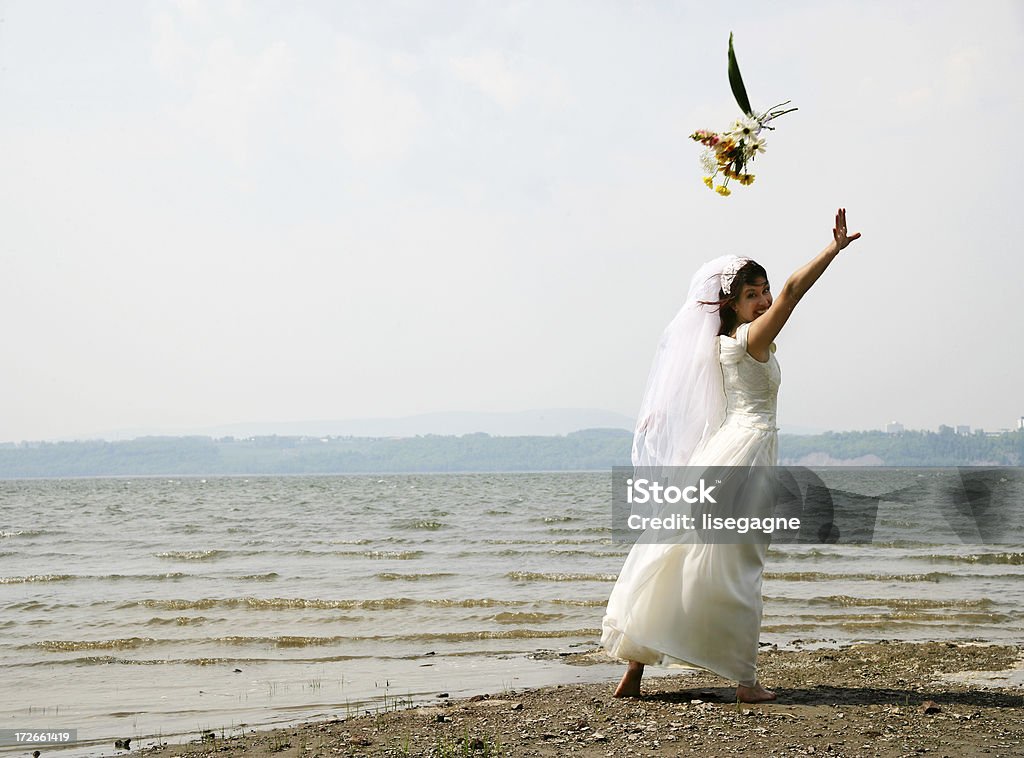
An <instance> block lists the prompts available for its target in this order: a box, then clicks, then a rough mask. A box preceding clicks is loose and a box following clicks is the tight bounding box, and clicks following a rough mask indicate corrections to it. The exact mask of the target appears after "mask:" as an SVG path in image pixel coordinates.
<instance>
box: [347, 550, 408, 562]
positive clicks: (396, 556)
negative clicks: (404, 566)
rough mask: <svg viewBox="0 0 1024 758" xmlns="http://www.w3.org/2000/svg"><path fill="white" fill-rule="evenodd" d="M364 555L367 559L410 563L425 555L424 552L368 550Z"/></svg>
mask: <svg viewBox="0 0 1024 758" xmlns="http://www.w3.org/2000/svg"><path fill="white" fill-rule="evenodd" d="M362 555H365V556H366V557H367V558H375V559H377V558H379V559H384V560H396V561H408V560H412V559H414V558H419V557H421V556H422V555H423V551H422V550H367V551H365V552H364V553H362Z"/></svg>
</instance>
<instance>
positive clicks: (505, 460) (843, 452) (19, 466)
mask: <svg viewBox="0 0 1024 758" xmlns="http://www.w3.org/2000/svg"><path fill="white" fill-rule="evenodd" d="M631 443H632V434H631V433H630V432H628V431H626V430H623V429H584V430H581V431H578V432H573V433H571V434H566V435H564V436H563V435H560V436H522V437H495V436H491V435H488V434H483V433H480V434H463V435H459V436H454V435H452V436H442V435H421V436H416V437H282V436H267V437H250V438H245V439H235V438H232V437H223V438H218V439H214V438H210V437H141V438H138V439H134V440H125V441H115V442H108V441H103V440H92V441H75V442H34V443H19V444H10V443H9V444H7V445H3V446H0V478H7V479H10V478H30V477H41V478H46V477H84V476H162V475H177V476H188V475H196V476H213V475H225V476H228V475H259V474H345V473H385V472H389V473H393V472H441V471H580V470H600V469H611V468H612V467H613V466H628V465H629V462H630V450H631ZM779 451H780V452H779V457H780V462H781V463H783V464H788V465H793V464H805V465H812V466H813V465H835V464H837V463H848V464H862V465H863V464H873V465H886V466H979V465H983V466H1019V465H1022V463H1024V432H1022V431H1016V432H1007V433H1005V434H1001V435H992V436H983V435H969V436H966V435H955V434H936V433H934V432H901V433H899V434H886V433H884V432H827V433H825V434H819V435H785V434H784V435H781V436H780V440H779Z"/></svg>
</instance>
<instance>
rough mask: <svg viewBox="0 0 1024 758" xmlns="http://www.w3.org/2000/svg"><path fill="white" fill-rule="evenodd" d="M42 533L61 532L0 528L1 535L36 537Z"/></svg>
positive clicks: (0, 536) (58, 532)
mask: <svg viewBox="0 0 1024 758" xmlns="http://www.w3.org/2000/svg"><path fill="white" fill-rule="evenodd" d="M42 534H63V532H62V531H60V530H54V529H10V530H7V529H0V538H2V537H38V536H40V535H42Z"/></svg>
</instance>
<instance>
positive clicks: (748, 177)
mask: <svg viewBox="0 0 1024 758" xmlns="http://www.w3.org/2000/svg"><path fill="white" fill-rule="evenodd" d="M753 183H754V175H753V174H743V176H741V177H740V184H753Z"/></svg>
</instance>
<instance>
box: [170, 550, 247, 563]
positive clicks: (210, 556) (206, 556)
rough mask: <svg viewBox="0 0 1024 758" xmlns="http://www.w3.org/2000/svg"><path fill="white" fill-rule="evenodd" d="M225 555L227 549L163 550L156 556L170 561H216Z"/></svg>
mask: <svg viewBox="0 0 1024 758" xmlns="http://www.w3.org/2000/svg"><path fill="white" fill-rule="evenodd" d="M227 555H229V552H228V551H227V550H165V551H164V552H162V553H157V554H156V557H157V558H166V559H167V560H172V561H216V560H219V559H221V558H224V557H226V556H227Z"/></svg>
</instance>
